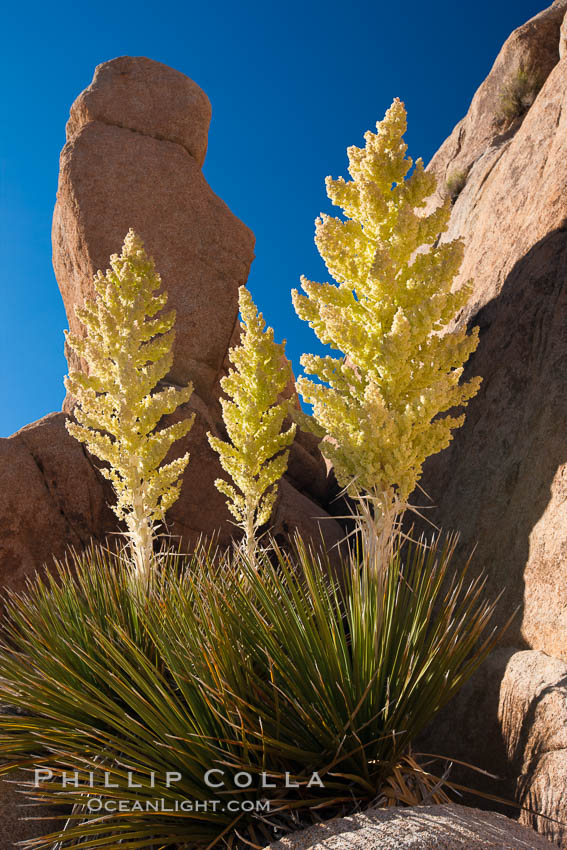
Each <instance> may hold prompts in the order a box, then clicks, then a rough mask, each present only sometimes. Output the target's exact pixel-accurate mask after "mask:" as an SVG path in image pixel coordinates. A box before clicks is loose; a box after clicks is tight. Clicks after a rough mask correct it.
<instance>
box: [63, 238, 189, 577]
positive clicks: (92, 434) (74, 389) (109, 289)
mask: <svg viewBox="0 0 567 850" xmlns="http://www.w3.org/2000/svg"><path fill="white" fill-rule="evenodd" d="M94 287H95V291H96V293H97V295H96V298H95V300H94V301H91V302H88V303H86V304H85V306H84V307H83V308H82V309H78V310H77V316H78V318H79V320H80V321H81V323H82V324H83V325H84V327H85V330H86V335H85V337H84V338H79V337H78V336H74V335H72V334H66V339H67V345H68V346H69V347H70V348H71V349H72V350H73V351H74V352H75V353H76V354H77V355H78V356H79V357H80V358H81V359H82V360H83V361H84V362H85V363H86V365H87V369H88V371H87V372H82V371H72V372H70V374H69V376H68V377H67V378H66V379H65V387H66V389H67V391H68V392H69V393H70V394H71V395H72V396H73V397H74V398H75V399H76V402H77V404H76V406H75V409H74V417H75V420H76V421H74V422H73V421H71V420H67V422H66V426H67V430H68V431H69V433H70V434H71V435H72V436H73V437H75V438H76V439H77V440H79V441H80V442H82V443H85V445H86V447H87V449H88V450H89V452H91V454H93V455H95V456H96V457H98V458H99V459H100V460H102V461H105V462H106V463H108V464H109V466H108V467H103V468H102V469H101V472H102V474H103V475H104V476H105V477H106V478H108V479H109V480H110V481H111V482H112V485H113V488H114V491H115V493H116V496H117V501H116V505H114V507H113V510H114V512H115V513H116V515H117V516H118V518H119V519H120V520H123V521H124V522H125V524H126V528H127V536H128V538H129V543H130V550H131V554H132V560H133V564H134V567H135V571H136V573H137V574H138V576H140V577H141V578H143V579H145V580H147V579H148V578H149V574H150V569H151V559H152V552H153V540H154V536H155V523H156V522H157V521H158V520H163V518H164V516H165V513H166V511H167V510H168V508H170V507H171V505H172V504H173V502H175V500H176V499H177V496H178V495H179V490H180V487H181V480H180V476H181V474H182V472H183V470H184V469H185V467H186V466H187V463H188V461H189V455H188V454H185V455H184V456H183V457H181V458H178V459H177V460H174V461H171V462H170V463H166V464H163V460H164V459H165V456H166V455H167V453H168V451H169V449H170V448H171V446H172V445H173V443H174V442H175V441H176V440H178V439H179V438H180V437H183V436H185V434H187V433H188V431H189V430H190V428H191V426H192V424H193V419H194V415H193V416H191V417H189V418H187V419H185V420H183V421H181V422H177V423H175V424H174V425H170V426H168V427H166V428H162V429H161V430H156V428H157V425H158V423H159V421H160V419H161V418H162V416H164V415H166V414H168V413H173V412H174V411H175V410H176V409H177V407H178V406H179V405H180V404H183V403H184V402H187V401H189V398H190V397H191V393H192V391H193V388H192V385H191V384H189V386H187V387H184V388H181V389H178V388H175V387H171V386H170V387H166V388H164V389H160V390H159V391H157V392H156V391H155V387H156V385H157V384H158V382H159V381H160V380H162V379H163V378H164V377H165V376H166V375H167V373H168V372H169V370H170V369H171V365H172V361H173V354H172V345H173V340H174V334H175V332H174V330H173V325H174V323H175V311H174V310H170V311H169V312H167V313H163V312H161V311H162V310H163V308H164V307H165V305H166V303H167V293H166V292H161V293H160V294H154V293H155V292H156V290H159V289H160V287H161V278H160V276H159V275H158V274H157V272H156V270H155V267H154V261H153V260H152V259H151V258H149V257H148V256H147V255H146V253H145V251H144V246H143V243H142V240H141V239H140V237H139V236H137V235H136V234H135V233H134V232H133V231H132V230H130V231H129V232H128V235H127V236H126V239H125V240H124V246H123V248H122V254H121V255H120V256H118V255H117V254H113V255H112V256H111V258H110V269H109V270H108V271H107V272H106V274H105V275H103V273H102V272H101V271H99V272H97V274H96V276H95V278H94Z"/></svg>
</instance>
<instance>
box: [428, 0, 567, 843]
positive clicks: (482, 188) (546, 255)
mask: <svg viewBox="0 0 567 850" xmlns="http://www.w3.org/2000/svg"><path fill="white" fill-rule="evenodd" d="M566 12H567V2H566V0H558V2H555V3H554V4H553V5H552V6H551V7H550V8H548V9H546V10H544V11H543V12H541V13H540V14H539V15H537V16H536V17H535V18H533V19H532V20H531V21H528V22H527V23H526V24H524V25H523V26H522V27H520V28H519V29H517V30H516V31H515V32H514V33H512V35H511V36H510V38H509V39H508V40H507V42H506V43H505V45H504V47H503V48H502V51H501V53H500V55H499V56H498V58H497V60H496V62H495V63H494V66H493V68H492V70H491V71H490V73H489V75H488V77H487V79H486V80H485V82H484V83H483V84H482V85H481V87H480V88H479V90H478V92H477V93H476V94H475V96H474V98H473V101H472V103H471V107H470V109H469V112H468V113H467V115H466V117H465V118H464V119H463V120H462V121H461V122H460V123H459V124H458V125H457V127H456V128H455V130H454V131H453V133H452V135H451V136H450V137H449V139H447V141H446V142H445V143H444V144H443V145H442V147H441V148H440V150H439V151H438V153H437V154H436V155H435V156H434V157H433V160H432V161H431V163H430V165H429V169H430V170H431V171H433V172H434V173H435V174H436V175H437V177H438V179H439V187H440V188H439V192H438V196H437V200H438V199H439V197H440V196H441V195H442V194H443V192H444V185H445V182H446V180H447V179H449V178H450V177H451V175H454V174H458V173H459V172H464V173H466V174H467V178H466V184H465V186H464V188H463V189H462V191H461V192H460V194H459V195H458V197H457V198H456V201H455V202H454V207H453V212H452V216H451V222H450V226H449V230H448V232H447V233H446V234H445V236H444V239H454V238H457V237H462V238H463V239H464V243H465V257H464V262H463V266H462V271H461V275H460V278H459V281H458V283H463V282H464V281H465V280H468V279H470V278H473V279H474V291H473V295H472V297H471V299H470V302H469V304H468V306H467V308H466V309H465V311H464V315H463V316H462V320H463V321H467V322H469V323H470V324H471V325H478V326H479V327H480V344H479V347H478V350H477V352H476V353H475V354H474V355H473V356H472V357H471V359H470V362H469V364H468V365H467V368H466V370H465V377H468V376H471V375H481V376H482V378H483V383H482V387H481V390H480V392H479V394H478V395H477V396H476V398H474V399H473V400H472V401H471V403H470V404H469V407H468V409H467V416H466V421H465V424H464V426H463V428H462V429H460V430H459V432H457V433H456V435H455V437H454V440H453V442H452V444H451V446H450V447H449V448H448V449H447V450H446V451H445V452H442V453H441V454H440V455H438V456H437V457H435V458H431V459H430V460H429V461H428V462H427V464H426V467H425V474H424V478H423V480H422V482H421V483H422V484H423V487H424V488H425V490H426V492H427V493H428V494H429V495H430V497H431V499H432V500H433V504H434V505H435V506H436V507H434V508H433V509H432V510H431V511H430V512H428V517H429V518H431V520H432V521H433V522H435V523H436V524H437V525H440V526H442V527H444V528H445V529H454V530H458V531H460V532H461V543H460V547H459V552H460V554H461V555H462V558H463V560H464V559H465V557H466V556H467V555H468V554H469V553H470V552H471V551H472V549H473V548H474V547H475V546H476V547H477V548H476V551H475V554H474V558H473V568H474V569H475V570H483V571H485V572H486V574H487V576H488V588H487V592H488V593H489V594H490V595H491V596H493V597H496V596H497V595H498V594H499V593H500V592H503V598H502V600H501V602H500V604H499V613H498V620H499V622H500V624H503V623H504V622H505V621H506V620H507V618H508V617H509V616H510V614H511V613H512V612H513V611H514V609H516V608H518V614H517V617H516V620H515V622H514V623H513V625H512V626H511V628H510V629H509V630H508V632H507V634H506V635H505V636H504V645H508V646H509V647H513V648H510V649H502V650H499V651H497V652H496V653H493V655H492V656H491V657H490V658H489V659H488V661H487V663H486V664H485V665H484V667H483V668H482V669H481V670H480V671H479V673H478V674H477V675H476V677H475V678H474V679H473V680H472V681H471V682H470V683H469V684H468V685H467V686H466V687H465V688H464V689H463V691H462V692H461V693H459V695H458V696H457V698H456V699H455V700H454V701H453V702H452V704H451V705H450V706H449V707H448V708H447V709H446V711H445V712H444V713H443V714H442V715H441V717H440V718H439V722H438V723H437V724H436V726H435V728H434V730H430V732H429V739H428V740H427V741H426V742H425V743H424V745H423V748H424V749H425V750H426V751H429V752H441V753H445V754H447V755H453V756H454V757H455V758H462V759H464V760H465V761H468V762H470V763H472V764H475V765H478V766H480V767H483V768H484V769H486V770H488V771H490V772H492V773H495V774H498V776H499V777H501V780H500V781H491V780H489V779H488V778H486V777H484V778H482V777H478V776H475V774H473V773H470V772H468V773H467V774H464V773H463V772H462V771H460V778H461V781H462V782H464V783H465V784H469V785H471V786H473V787H478V788H480V789H482V790H484V791H488V792H491V793H493V794H496V795H498V796H501V797H505V798H513V797H514V795H516V796H517V799H518V800H519V801H520V802H522V803H523V804H525V805H526V806H528V807H530V808H533V809H535V810H538V811H541V812H543V813H544V814H546V815H548V816H549V817H552V818H557V819H558V820H563V821H566V820H567V811H566V809H565V803H564V797H565V788H566V787H567V786H566V780H567V774H566V770H567V761H566V759H565V750H563V747H564V746H565V742H564V739H563V732H560V729H562V728H564V724H567V716H566V713H565V691H564V684H562V682H563V679H562V677H564V675H565V672H564V662H565V661H566V660H567V581H566V578H567V569H566V565H567V436H566V428H565V423H566V422H567V109H566V108H565V107H566V106H567V54H566V51H565V32H566V26H567V22H566V21H565V14H566ZM521 67H524V68H529V67H531V68H532V69H536V70H539V73H540V75H541V79H540V82H543V85H542V86H541V89H540V90H539V92H538V93H537V97H535V100H534V102H533V103H532V105H531V106H530V107H529V109H528V111H527V112H526V113H525V114H523V115H518V116H517V117H516V118H515V119H514V120H513V121H512V122H511V123H509V124H508V125H507V126H503V125H502V123H501V121H500V118H499V111H500V110H501V105H502V104H501V96H500V95H501V92H502V89H503V86H505V85H506V84H507V83H508V81H509V80H510V79H512V78H513V75H514V74H515V73H516V72H517V70H518V69H519V68H521ZM416 500H417V498H416ZM519 649H520V650H522V649H532V650H540V651H539V652H518V650H519ZM544 653H546V654H544ZM548 656H555V658H553V657H552V658H549V657H548ZM558 659H560V660H558ZM455 769H456V770H457V771H458V770H459V769H458V768H455ZM485 805H489V806H492V805H493V804H492V803H486V804H485ZM506 811H507V812H509V811H510V809H507V810H506ZM523 817H527V816H526V815H525V814H524V815H523ZM533 822H534V824H535V825H536V826H537V828H538V830H540V831H542V832H545V833H546V834H547V835H550V836H552V837H554V838H555V839H556V840H557V841H558V842H562V843H563V846H567V840H566V837H565V831H564V830H565V828H564V827H562V826H561V825H558V824H553V823H552V822H551V821H546V820H544V819H543V818H534V819H533Z"/></svg>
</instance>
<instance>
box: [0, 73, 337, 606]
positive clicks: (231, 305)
mask: <svg viewBox="0 0 567 850" xmlns="http://www.w3.org/2000/svg"><path fill="white" fill-rule="evenodd" d="M210 115H211V108H210V104H209V101H208V98H207V96H206V95H205V93H204V92H203V91H201V89H200V88H199V87H198V86H197V85H196V84H195V83H194V82H192V81H191V80H190V79H188V78H187V77H185V76H184V75H183V74H181V73H179V72H178V71H174V70H173V69H171V68H168V67H166V66H165V65H162V64H160V63H159V62H153V61H152V60H150V59H144V58H131V57H121V58H119V59H114V60H112V61H110V62H106V63H104V64H103V65H100V66H99V67H98V68H97V69H96V72H95V76H94V79H93V82H92V84H91V85H90V86H89V87H88V88H87V89H86V91H84V92H83V93H82V94H81V95H79V97H78V98H77V100H76V101H75V103H74V104H73V106H72V108H71V116H70V118H69V122H68V124H67V144H66V145H65V147H64V148H63V151H62V153H61V171H60V177H59V189H58V193H57V203H56V206H55V212H54V216H53V263H54V268H55V273H56V276H57V281H58V283H59V287H60V289H61V294H62V296H63V300H64V303H65V308H66V311H67V316H68V320H69V326H70V328H71V329H72V330H73V332H75V333H79V334H80V333H82V331H83V329H82V326H81V325H80V324H79V323H78V321H77V319H76V316H75V308H76V307H77V306H80V305H82V304H83V302H84V301H85V299H88V298H91V297H92V296H93V285H92V278H93V275H94V273H95V272H96V271H97V270H98V269H99V268H100V269H106V268H107V267H108V261H109V256H110V254H112V253H115V252H119V251H120V249H121V246H122V242H123V240H124V236H125V235H126V233H127V231H128V229H129V228H130V227H133V228H134V229H135V230H136V231H137V232H138V233H139V234H140V235H141V236H142V238H143V239H144V242H145V244H146V248H147V250H148V252H149V253H150V254H152V255H153V256H154V258H155V260H156V266H157V268H158V270H159V272H160V274H161V276H162V279H163V281H164V285H165V287H166V289H167V291H168V294H169V306H172V307H174V308H175V310H176V312H177V322H176V342H175V349H174V364H173V368H172V370H171V373H170V374H169V375H168V380H169V381H170V382H172V383H176V384H185V383H187V381H189V380H192V381H193V383H194V386H195V392H194V394H193V396H192V398H191V400H190V402H189V404H188V405H186V406H185V407H184V409H181V410H180V411H179V412H178V415H186V414H187V413H189V412H191V411H195V412H196V414H197V416H196V420H195V424H194V426H193V428H192V430H191V432H190V433H189V435H188V436H187V437H186V438H185V439H184V440H182V441H180V442H179V443H178V444H177V445H176V446H175V452H178V453H182V452H185V451H187V450H189V451H190V453H191V461H190V463H189V466H188V468H187V470H186V473H185V478H184V483H183V487H182V490H181V496H180V498H179V500H178V502H177V503H176V504H175V506H174V507H173V508H172V510H171V511H170V512H169V514H168V517H167V520H168V530H169V531H170V532H171V534H173V535H176V536H180V537H181V538H182V539H183V541H184V542H185V543H186V544H190V543H192V542H194V541H195V540H196V539H197V538H198V536H199V535H200V534H202V533H205V534H211V533H213V532H217V531H218V532H220V536H219V540H220V542H221V543H226V542H228V540H229V539H230V537H231V536H232V534H233V531H234V527H233V526H232V525H231V524H230V523H229V518H230V517H229V514H228V511H227V510H226V506H225V500H224V497H223V496H221V494H220V493H219V492H218V491H217V490H216V488H215V487H214V480H215V478H217V477H219V475H220V474H221V469H220V466H219V464H218V460H217V456H216V454H215V453H214V452H213V451H212V449H211V448H210V446H209V444H208V440H207V438H206V432H207V431H208V430H210V431H212V432H213V433H216V434H217V435H222V427H223V426H222V419H221V417H220V405H219V404H218V395H219V389H220V388H219V379H220V377H221V375H222V374H223V372H224V370H226V368H227V351H228V348H229V345H235V344H237V343H238V339H239V324H238V287H239V285H240V284H243V283H245V282H246V278H247V275H248V271H249V268H250V263H251V262H252V259H253V248H254V236H253V234H252V233H251V231H250V230H249V229H248V228H247V227H246V225H244V224H243V223H242V222H241V221H239V219H237V218H236V217H235V216H234V215H233V214H232V213H231V212H230V210H229V209H228V207H227V206H226V204H225V203H224V202H223V201H221V200H220V198H218V197H217V196H216V195H215V194H214V193H213V191H212V190H211V188H210V187H209V186H208V184H207V182H206V181H205V179H204V177H203V174H202V172H201V165H202V164H203V160H204V157H205V152H206V148H207V132H208V126H209V121H210ZM69 356H70V358H71V364H70V365H71V367H73V368H75V367H77V366H78V365H79V364H78V363H77V362H76V360H75V359H74V355H73V354H72V353H69ZM292 392H293V388H292V387H290V388H288V395H289V394H291V393H292ZM64 409H65V411H66V412H68V413H69V412H71V409H72V399H68V400H66V403H65V405H64ZM64 420H65V415H64V414H63V413H58V414H57V413H54V414H50V415H49V416H47V417H45V418H44V419H42V420H40V421H39V422H36V423H33V424H32V425H28V426H27V427H26V428H24V429H22V430H21V431H19V432H18V433H17V434H15V435H14V436H13V437H10V438H9V439H5V440H0V453H2V458H3V460H2V463H1V464H0V527H1V528H2V534H1V535H0V571H1V575H2V583H3V584H5V585H9V586H11V587H16V588H18V589H19V588H21V586H22V584H23V582H24V580H25V578H26V576H29V575H30V574H32V573H33V572H34V571H35V570H36V569H38V568H40V567H41V566H42V564H43V563H44V562H46V561H50V560H51V557H52V555H56V556H61V555H63V553H64V551H65V549H66V547H67V546H69V545H72V546H75V547H78V548H82V547H84V546H85V545H86V544H87V543H88V541H89V540H91V539H94V540H99V541H100V540H103V539H104V538H105V536H106V535H108V534H110V533H112V532H114V531H116V530H117V526H116V520H115V517H114V515H113V513H112V512H111V511H110V510H109V508H108V502H109V501H111V500H112V493H111V491H110V490H109V488H108V486H107V484H106V482H105V481H104V479H103V478H102V477H101V476H100V474H99V473H98V472H97V469H96V462H95V461H94V460H93V458H92V457H91V456H90V455H88V453H86V452H85V451H84V450H83V448H82V446H81V445H80V444H79V443H77V442H76V441H75V440H74V439H72V438H71V437H70V436H69V435H68V434H67V432H66V430H65V427H64ZM313 500H315V501H313ZM328 500H329V483H328V476H327V469H326V466H325V462H324V460H323V458H322V457H321V455H320V453H319V452H318V450H317V449H316V445H315V443H314V441H313V439H311V438H310V437H309V436H308V435H305V434H302V435H300V437H299V439H298V440H297V441H296V444H295V446H294V448H293V451H292V456H291V459H290V465H289V473H288V475H287V478H286V480H285V481H284V482H282V487H281V493H280V498H279V500H278V504H277V507H276V513H275V516H274V531H275V532H276V534H289V533H290V532H292V531H293V529H294V528H297V527H300V529H301V530H302V531H303V532H304V533H305V534H306V535H313V536H314V537H316V538H317V539H319V524H318V521H317V520H316V519H314V517H320V516H325V515H326V512H325V510H324V509H323V508H322V505H324V504H325V503H326V502H328ZM321 528H322V531H323V534H324V535H325V537H326V538H327V540H328V542H329V543H330V544H331V545H332V544H334V543H335V542H337V540H338V539H339V538H340V537H341V536H342V530H341V528H340V526H339V525H338V523H337V522H336V520H333V519H331V518H330V517H329V518H328V519H327V520H326V521H325V522H322V523H321Z"/></svg>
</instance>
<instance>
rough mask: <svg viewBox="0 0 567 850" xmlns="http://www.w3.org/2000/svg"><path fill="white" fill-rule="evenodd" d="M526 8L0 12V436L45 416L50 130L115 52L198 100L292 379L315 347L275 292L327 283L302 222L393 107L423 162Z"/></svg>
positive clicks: (514, 2)
mask: <svg viewBox="0 0 567 850" xmlns="http://www.w3.org/2000/svg"><path fill="white" fill-rule="evenodd" d="M543 7H544V6H543V3H541V0H540V2H530V1H529V0H499V2H494V0H476V2H475V4H474V5H471V4H457V3H455V2H454V0H451V2H446V1H445V0H431V2H430V3H424V2H423V0H420V2H417V0H406V2H404V3H403V4H402V3H392V2H390V3H382V2H380V0H373V2H369V0H359V2H345V0H340V2H335V0H331V2H326V3H325V2H314V0H301V2H299V0H287V2H285V3H277V4H276V3H272V2H269V0H266V2H260V0H238V2H232V3H229V2H226V0H217V2H209V3H204V2H202V0H201V2H199V3H195V2H192V0H185V2H181V0H176V2H172V0H160V2H156V0H153V2H141V3H137V4H134V3H123V2H120V0H117V2H112V3H111V2H108V0H103V2H99V3H95V2H91V0H79V2H77V0H73V2H70V0H60V2H57V3H55V4H52V3H43V2H41V3H40V2H31V3H21V2H20V3H15V2H11V3H10V4H9V5H8V6H7V8H6V10H5V12H4V14H3V45H2V54H1V56H2V58H1V64H2V65H3V66H4V67H3V68H2V81H3V82H2V100H1V110H0V115H1V119H0V120H1V121H2V127H1V135H0V138H1V163H0V201H1V207H0V254H1V257H0V268H1V270H2V282H1V287H2V304H3V331H2V335H1V337H0V346H1V348H0V378H1V382H2V390H3V399H4V401H3V404H2V407H1V409H0V436H8V435H9V434H11V433H13V432H14V431H15V430H17V429H18V428H21V427H22V426H23V425H26V424H28V423H29V422H32V421H34V420H36V419H38V418H40V417H41V416H44V415H45V414H47V413H50V412H51V411H53V410H58V409H59V408H60V406H61V402H62V399H63V395H64V390H63V383H62V378H63V375H64V374H65V372H66V363H65V359H64V357H63V329H64V328H65V327H66V318H65V313H64V310H63V305H62V301H61V297H60V295H59V290H58V288H57V284H56V281H55V278H54V275H53V271H52V267H51V242H50V232H51V216H52V212H53V204H54V202H55V192H56V187H57V173H58V159H59V153H60V150H61V148H62V146H63V144H64V141H65V122H66V120H67V117H68V113H69V107H70V106H71V103H72V101H73V100H74V98H75V97H76V96H77V94H78V93H79V92H80V91H81V90H82V89H83V88H85V87H86V86H87V85H88V84H89V82H90V81H91V79H92V75H93V71H94V68H95V66H96V65H97V64H99V63H100V62H103V61H105V60H108V59H112V58H114V57H116V56H121V55H124V54H129V55H135V56H141V55H143V56H149V57H151V58H152V59H156V60H159V61H160V62H165V63H166V64H168V65H171V66H173V67H174V68H177V69H178V70H180V71H182V72H183V73H185V74H187V75H188V76H190V77H191V78H192V79H194V80H195V81H196V82H197V83H199V85H200V86H201V87H202V88H203V89H204V90H205V91H206V92H207V94H208V95H209V98H210V100H211V102H212V105H213V120H212V124H211V131H210V136H209V152H208V155H207V161H206V163H205V167H204V173H205V176H206V178H207V180H208V181H209V183H210V185H211V186H212V188H213V189H214V191H215V192H217V194H219V195H220V196H221V197H222V198H223V199H224V200H225V201H226V203H227V204H228V205H229V206H230V208H231V209H232V210H233V212H234V213H235V214H236V215H238V216H239V217H240V218H242V219H243V221H245V222H246V224H248V226H249V227H251V228H252V230H253V231H254V233H255V234H256V260H255V261H254V264H253V267H252V272H251V276H250V279H249V285H250V288H251V290H252V293H253V295H254V298H255V300H256V302H257V303H258V304H259V306H260V308H261V309H262V310H263V312H264V314H265V317H266V319H267V320H268V322H269V323H270V324H272V325H274V326H275V330H276V338H277V339H278V340H280V339H282V338H284V337H285V338H286V339H287V341H288V344H287V352H288V355H289V356H290V357H291V359H292V362H293V365H294V368H295V370H296V373H297V372H298V371H299V355H300V354H301V352H302V351H310V350H314V342H313V336H312V332H311V331H310V329H309V328H308V327H307V326H304V325H303V323H301V322H300V321H299V319H297V317H296V316H295V313H294V311H293V307H292V306H291V301H290V295H289V293H290V289H292V288H293V287H296V286H297V285H298V279H299V276H300V274H305V275H306V276H307V277H309V278H311V279H313V280H325V279H327V275H326V273H325V270H324V267H323V266H322V263H321V261H320V259H319V256H318V254H317V251H316V249H315V246H314V244H313V222H314V219H315V218H316V216H317V215H318V214H319V212H320V211H321V210H328V209H329V205H328V202H327V199H326V196H325V191H324V178H325V176H326V175H327V174H332V175H333V176H338V175H340V174H343V175H346V154H345V150H346V147H347V146H348V145H350V144H360V143H361V141H362V134H363V133H364V131H365V130H367V129H369V128H371V129H373V128H374V126H375V123H376V121H377V120H379V119H381V118H382V117H383V114H384V112H385V110H386V109H387V107H388V106H389V105H390V103H391V101H392V99H393V98H394V97H396V96H399V97H401V98H402V100H404V101H405V103H406V107H407V109H408V118H409V131H408V134H407V137H406V138H407V141H408V143H409V146H410V154H411V155H412V156H413V157H414V158H417V157H418V156H422V157H423V159H424V160H425V161H426V162H427V161H428V160H429V159H430V158H431V156H432V155H433V153H434V152H435V151H436V149H437V148H438V147H439V145H440V144H441V143H442V142H443V140H444V139H445V138H446V136H447V135H448V134H449V133H450V132H451V130H452V128H453V126H454V125H455V124H456V122H457V121H458V120H459V119H460V118H461V117H462V116H463V114H464V113H465V112H466V110H467V108H468V105H469V103H470V99H471V97H472V95H473V94H474V91H475V90H476V88H477V86H478V85H479V83H480V82H482V80H483V79H484V77H485V76H486V74H487V73H488V70H489V69H490V66H491V64H492V62H493V61H494V59H495V57H496V54H497V52H498V50H499V48H500V46H501V44H502V42H503V41H504V39H505V38H506V37H507V35H508V34H509V33H510V32H511V31H512V29H514V28H515V27H516V26H518V25H519V24H521V23H523V22H524V21H526V20H527V19H528V18H529V17H531V16H532V15H534V14H536V13H537V12H538V11H540V10H541V9H542V8H543Z"/></svg>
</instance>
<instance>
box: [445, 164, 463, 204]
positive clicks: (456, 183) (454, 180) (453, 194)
mask: <svg viewBox="0 0 567 850" xmlns="http://www.w3.org/2000/svg"><path fill="white" fill-rule="evenodd" d="M468 174H469V173H468V171H451V173H450V174H449V175H448V177H447V180H446V181H445V190H446V192H447V195H448V197H449V198H450V199H451V201H452V202H453V203H455V201H456V200H457V198H458V197H459V195H460V194H461V192H462V191H463V189H464V188H465V186H466V183H467V177H468Z"/></svg>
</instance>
